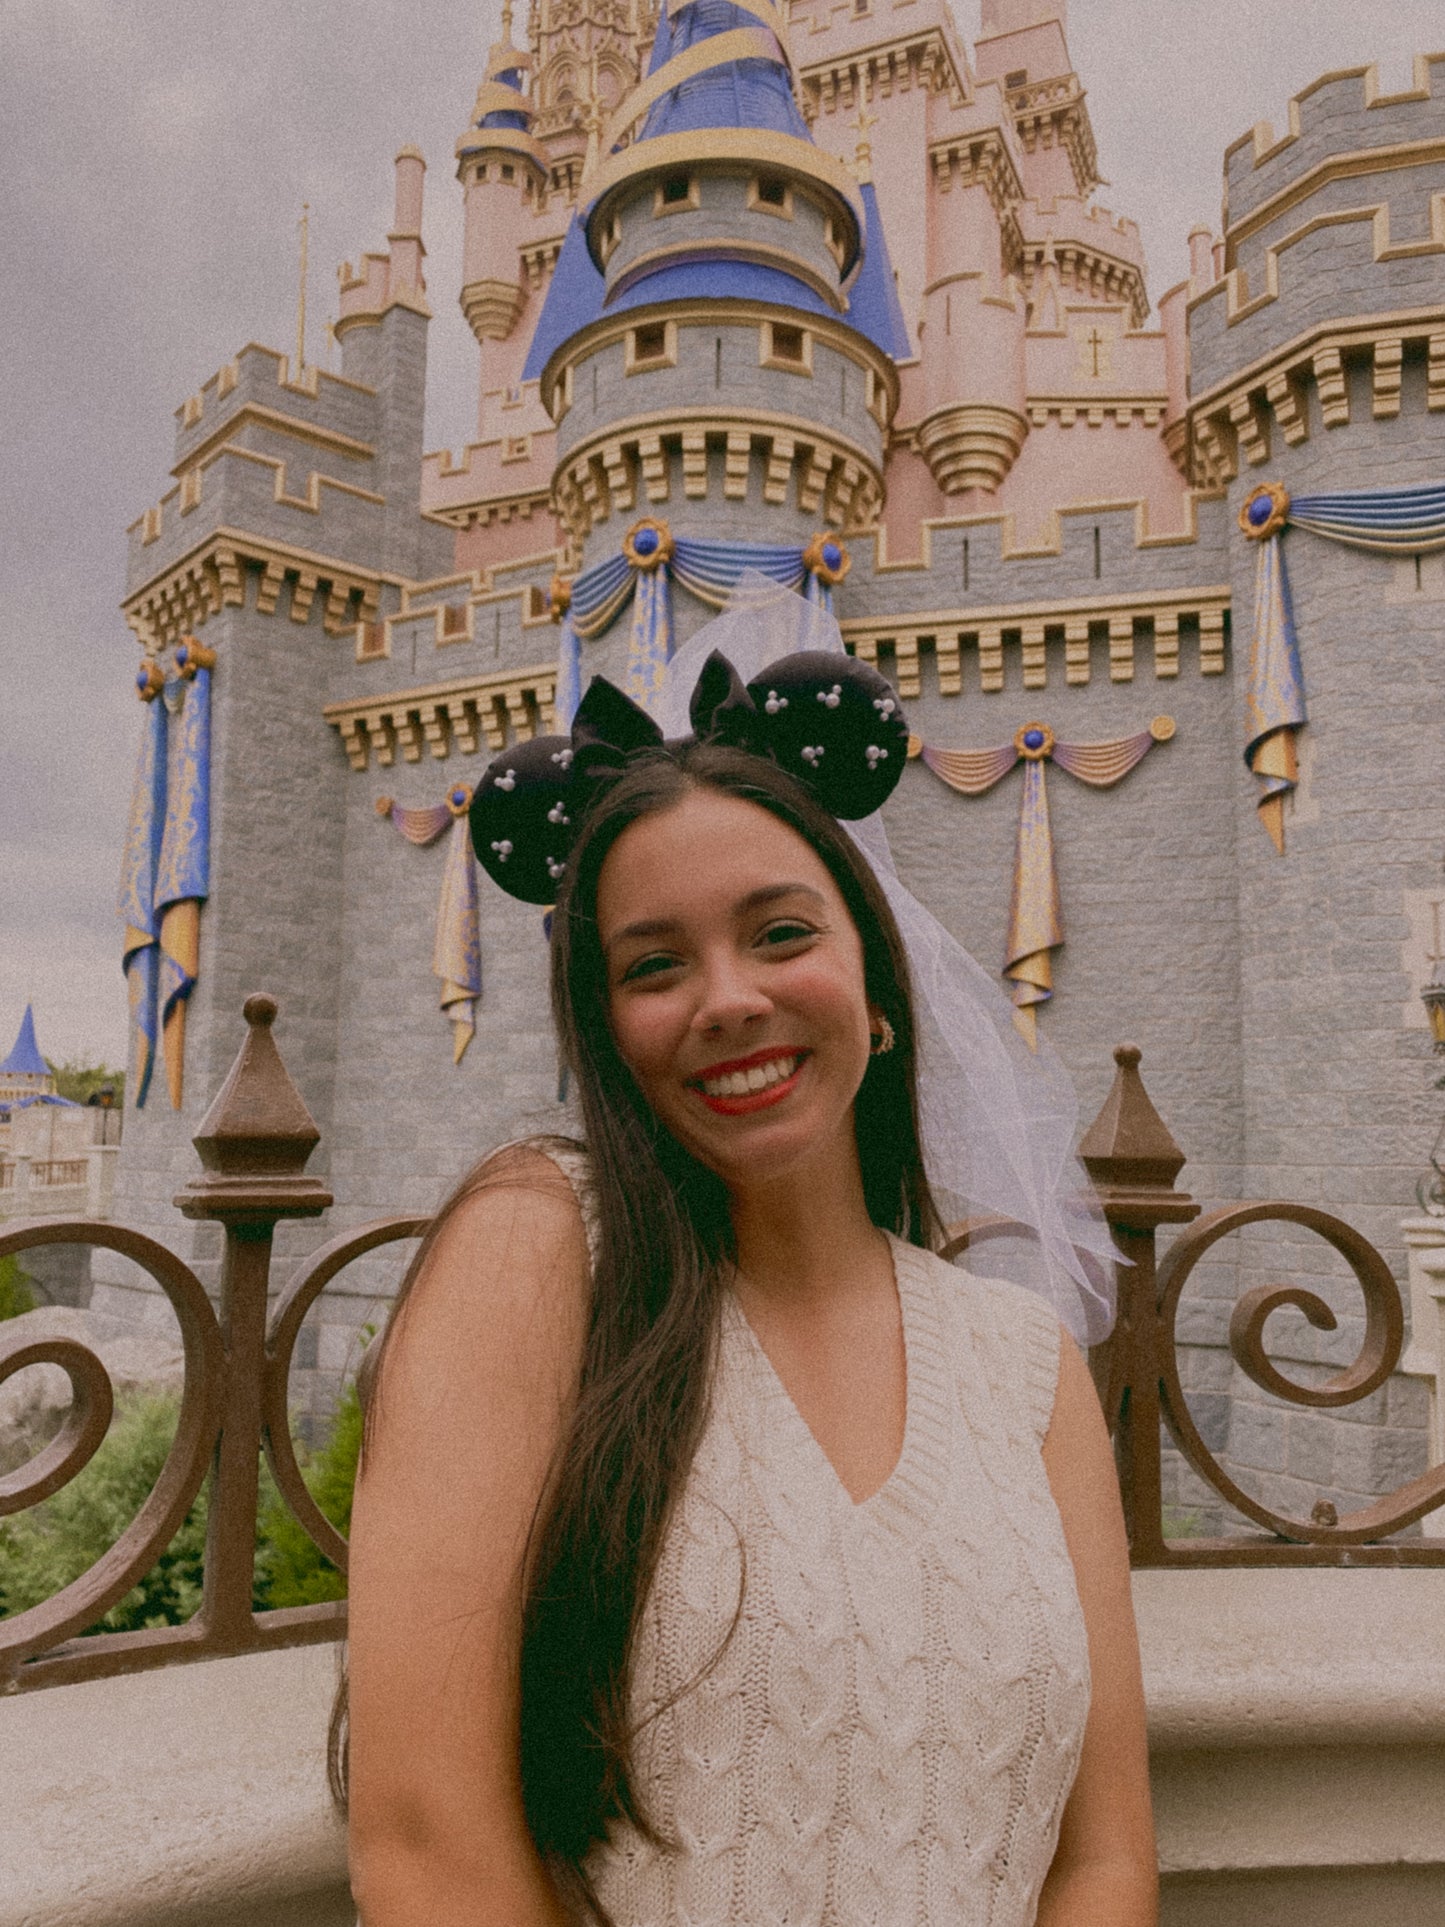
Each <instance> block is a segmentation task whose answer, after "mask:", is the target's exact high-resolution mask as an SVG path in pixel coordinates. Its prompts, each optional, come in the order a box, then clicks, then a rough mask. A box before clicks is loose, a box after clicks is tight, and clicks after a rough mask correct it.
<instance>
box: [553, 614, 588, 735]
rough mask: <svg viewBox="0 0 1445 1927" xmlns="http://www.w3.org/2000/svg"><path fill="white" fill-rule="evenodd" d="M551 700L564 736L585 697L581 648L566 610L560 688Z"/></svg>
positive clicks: (559, 641) (560, 646) (559, 656)
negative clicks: (583, 693)
mask: <svg viewBox="0 0 1445 1927" xmlns="http://www.w3.org/2000/svg"><path fill="white" fill-rule="evenodd" d="M552 700H553V708H554V709H555V711H556V721H555V723H554V724H553V728H554V729H555V730H556V732H557V734H558V735H559V736H565V735H566V734H567V732H568V731H569V730H570V729H571V727H572V718H573V717H574V716H575V715H576V714H577V705H578V703H580V702H581V700H582V649H581V646H580V644H579V642H578V638H577V625H576V623H575V622H574V621H573V620H572V616H571V612H570V611H568V612H566V613H564V615H563V617H562V626H561V633H560V634H559V635H558V637H557V688H556V694H555V695H554V697H553V699H552Z"/></svg>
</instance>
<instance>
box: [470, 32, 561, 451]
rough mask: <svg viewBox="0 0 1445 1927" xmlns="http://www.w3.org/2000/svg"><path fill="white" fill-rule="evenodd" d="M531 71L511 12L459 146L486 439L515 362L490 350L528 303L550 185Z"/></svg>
mask: <svg viewBox="0 0 1445 1927" xmlns="http://www.w3.org/2000/svg"><path fill="white" fill-rule="evenodd" d="M531 65H532V56H531V55H530V54H529V53H525V52H522V51H520V50H519V49H517V48H516V47H514V46H513V45H512V44H511V8H510V6H508V7H507V8H506V9H505V10H504V13H503V35H502V39H501V40H500V41H499V42H498V43H497V44H496V45H495V46H494V47H493V48H492V50H491V53H490V55H489V57H488V60H487V73H486V78H485V80H484V81H483V82H482V85H481V87H480V89H479V90H478V93H477V98H476V104H475V106H474V107H473V109H472V125H471V126H470V127H469V128H468V129H467V131H466V132H465V133H464V134H462V135H461V136H460V138H459V139H458V141H457V146H456V154H457V179H458V180H459V181H460V182H461V183H462V188H463V192H464V197H465V217H464V219H465V226H464V238H463V243H462V289H461V305H462V312H463V314H465V316H466V317H467V322H468V325H469V326H470V328H471V330H472V333H473V334H474V335H475V336H476V338H477V341H478V343H479V344H480V346H481V351H482V366H481V394H482V397H483V400H482V403H481V416H480V417H479V426H478V433H479V434H484V433H485V431H486V420H485V414H486V402H485V397H486V396H487V395H488V394H489V393H491V392H492V391H494V390H495V389H497V388H499V387H501V386H503V384H504V382H505V379H506V375H507V373H508V370H509V363H510V359H511V358H510V357H507V356H499V355H497V354H496V353H495V352H494V351H493V350H492V349H491V344H492V343H494V342H504V341H506V340H507V339H508V338H509V337H510V336H511V334H512V333H513V330H514V329H515V327H516V325H517V320H518V317H519V316H520V315H521V312H522V309H523V307H524V305H525V303H526V298H527V288H526V271H525V269H524V267H523V265H522V259H521V255H522V249H523V247H524V246H525V243H526V239H527V229H528V225H529V222H528V215H529V214H530V212H531V210H532V208H533V207H534V206H535V205H536V204H537V202H538V201H539V200H540V199H541V196H542V194H543V191H544V190H545V188H546V185H547V177H548V165H547V156H546V154H545V152H544V150H543V149H542V147H541V146H540V144H539V143H538V142H537V141H536V140H534V139H533V137H532V134H531V132H530V129H531V126H532V122H533V120H534V119H535V118H536V112H535V109H534V108H533V106H532V104H531V102H530V101H529V100H528V98H527V96H526V93H525V91H524V78H525V75H526V74H527V71H528V70H529V69H530V67H531Z"/></svg>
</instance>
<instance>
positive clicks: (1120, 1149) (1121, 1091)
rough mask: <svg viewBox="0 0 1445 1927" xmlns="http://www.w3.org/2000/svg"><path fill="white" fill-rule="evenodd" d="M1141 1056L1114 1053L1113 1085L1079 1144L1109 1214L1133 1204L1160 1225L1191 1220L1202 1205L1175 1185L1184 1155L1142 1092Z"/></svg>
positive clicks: (1133, 1048)
mask: <svg viewBox="0 0 1445 1927" xmlns="http://www.w3.org/2000/svg"><path fill="white" fill-rule="evenodd" d="M1142 1055H1143V1053H1142V1052H1141V1051H1140V1049H1139V1046H1138V1045H1137V1044H1120V1045H1118V1047H1117V1048H1116V1049H1115V1051H1114V1062H1115V1064H1116V1065H1117V1066H1118V1069H1117V1070H1116V1071H1115V1073H1114V1082H1113V1086H1112V1088H1111V1089H1110V1091H1109V1095H1108V1096H1107V1097H1106V1098H1105V1099H1104V1102H1103V1106H1102V1108H1101V1109H1100V1111H1099V1115H1098V1116H1097V1117H1096V1118H1095V1119H1094V1121H1093V1123H1092V1124H1091V1125H1090V1126H1089V1128H1088V1130H1087V1131H1085V1133H1084V1135H1083V1137H1082V1139H1081V1140H1080V1143H1079V1157H1080V1158H1081V1160H1082V1161H1083V1165H1084V1169H1085V1170H1086V1171H1087V1172H1088V1174H1089V1176H1090V1177H1091V1178H1092V1179H1093V1181H1094V1185H1095V1187H1096V1189H1097V1190H1098V1192H1099V1196H1100V1198H1101V1199H1102V1201H1103V1204H1104V1207H1105V1209H1106V1211H1108V1210H1110V1207H1111V1206H1114V1207H1118V1206H1120V1205H1122V1204H1124V1203H1126V1202H1129V1203H1133V1204H1136V1205H1146V1206H1147V1207H1148V1216H1149V1217H1150V1218H1152V1220H1153V1222H1155V1223H1158V1224H1164V1223H1168V1222H1171V1221H1183V1220H1188V1219H1190V1218H1193V1217H1196V1216H1197V1215H1198V1209H1199V1207H1198V1206H1197V1205H1196V1204H1195V1203H1194V1201H1193V1199H1192V1198H1191V1197H1190V1196H1189V1195H1188V1193H1187V1192H1184V1191H1177V1190H1176V1189H1175V1186H1174V1180H1175V1179H1176V1178H1177V1177H1178V1176H1179V1173H1180V1172H1181V1171H1182V1170H1183V1169H1184V1162H1185V1159H1184V1153H1183V1152H1182V1151H1181V1150H1180V1148H1179V1146H1178V1145H1177V1144H1176V1143H1175V1141H1174V1138H1173V1135H1172V1134H1171V1132H1170V1130H1169V1127H1168V1125H1167V1124H1166V1123H1165V1122H1164V1120H1163V1118H1162V1117H1160V1115H1159V1113H1158V1111H1156V1110H1155V1108H1154V1104H1153V1100H1152V1099H1151V1098H1150V1096H1149V1093H1148V1091H1146V1090H1145V1088H1144V1080H1143V1078H1141V1077H1140V1075H1139V1060H1140V1057H1141V1056H1142ZM1113 1215H1114V1214H1113V1212H1112V1211H1110V1216H1111V1217H1112V1216H1113Z"/></svg>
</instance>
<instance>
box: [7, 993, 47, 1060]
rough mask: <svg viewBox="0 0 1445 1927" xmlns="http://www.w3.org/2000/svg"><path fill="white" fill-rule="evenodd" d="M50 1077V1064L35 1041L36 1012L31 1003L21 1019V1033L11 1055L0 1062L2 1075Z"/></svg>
mask: <svg viewBox="0 0 1445 1927" xmlns="http://www.w3.org/2000/svg"><path fill="white" fill-rule="evenodd" d="M7 1074H8V1075H9V1076H11V1077H49V1075H50V1066H49V1065H48V1064H47V1063H46V1061H45V1059H44V1058H43V1057H42V1056H41V1055H40V1046H39V1044H37V1043H36V1041H35V1012H34V1011H33V1010H32V1009H31V1007H30V1005H29V1004H27V1005H26V1006H25V1015H24V1016H23V1017H22V1018H21V1019H20V1033H19V1035H18V1036H17V1037H16V1039H15V1044H14V1047H13V1049H12V1050H11V1052H10V1055H9V1056H8V1057H7V1058H6V1059H5V1062H4V1063H3V1064H0V1077H3V1076H5V1075H7Z"/></svg>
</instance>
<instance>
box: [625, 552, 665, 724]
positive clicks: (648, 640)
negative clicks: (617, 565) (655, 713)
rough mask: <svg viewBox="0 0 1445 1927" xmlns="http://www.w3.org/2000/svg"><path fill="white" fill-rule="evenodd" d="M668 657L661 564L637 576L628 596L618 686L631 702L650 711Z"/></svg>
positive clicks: (663, 579) (662, 569) (663, 569)
mask: <svg viewBox="0 0 1445 1927" xmlns="http://www.w3.org/2000/svg"><path fill="white" fill-rule="evenodd" d="M671 659H672V597H671V595H670V594H669V593H668V580H667V567H666V564H665V563H664V564H663V565H661V566H660V567H658V568H655V569H650V570H648V571H647V573H646V574H642V575H639V576H638V578H637V593H636V595H635V596H634V597H633V599H632V639H631V642H630V643H629V644H628V649H627V673H626V675H625V676H624V677H623V680H622V687H623V689H624V690H626V692H627V694H628V695H629V696H630V697H631V698H632V700H633V701H634V702H635V703H640V704H641V705H642V707H643V708H644V709H646V710H651V708H652V706H653V704H654V703H655V702H656V701H657V697H658V692H659V691H660V690H661V688H662V679H663V676H664V675H665V674H666V673H667V665H668V663H669V662H670V661H671Z"/></svg>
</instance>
